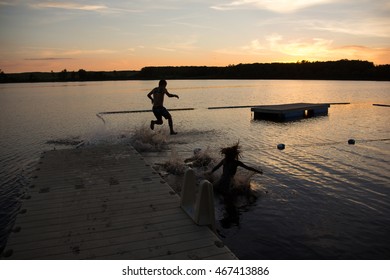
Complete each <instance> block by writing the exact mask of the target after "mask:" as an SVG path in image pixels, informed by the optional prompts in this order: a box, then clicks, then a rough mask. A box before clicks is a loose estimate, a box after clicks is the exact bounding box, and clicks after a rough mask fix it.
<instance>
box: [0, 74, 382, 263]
mask: <svg viewBox="0 0 390 280" xmlns="http://www.w3.org/2000/svg"><path fill="white" fill-rule="evenodd" d="M156 84H157V82H156V81H124V82H91V83H48V84H9V85H7V84H6V85H0V131H1V135H0V166H1V167H0V206H1V208H0V247H2V246H4V245H5V243H6V238H7V235H8V232H9V230H10V229H11V228H12V225H13V222H14V219H15V218H16V216H17V212H18V208H19V207H20V204H21V203H22V201H23V195H24V193H25V192H26V190H28V184H29V183H30V182H31V178H30V176H31V173H32V171H33V170H34V169H35V165H36V163H37V161H38V159H39V156H40V153H41V152H42V151H44V150H49V149H53V148H54V147H55V148H57V149H58V148H73V147H74V145H76V144H77V143H79V142H80V141H84V142H85V143H87V144H88V145H98V144H99V143H102V142H104V143H107V142H108V143H115V142H118V141H119V142H120V141H130V139H131V136H132V135H134V133H139V131H140V127H141V130H142V127H146V128H147V127H148V124H149V122H150V120H151V119H152V114H151V113H137V114H118V115H104V120H105V123H103V121H102V120H101V119H99V118H97V117H96V114H97V113H99V112H104V111H123V110H143V109H150V101H149V99H147V98H146V94H147V93H148V92H149V91H150V90H151V89H152V88H153V87H154V86H156ZM168 89H169V90H170V92H171V93H176V94H178V95H179V96H180V99H179V100H178V99H175V98H173V99H167V100H166V102H165V104H166V107H167V108H188V107H193V108H195V110H193V111H175V112H172V116H173V118H174V122H175V128H176V130H177V131H178V132H179V134H178V135H175V136H173V137H171V136H169V135H167V134H166V131H167V130H168V128H167V125H166V124H165V125H163V126H162V127H157V128H156V133H157V134H160V135H161V137H162V138H163V139H162V141H163V142H164V143H165V144H166V147H167V148H168V149H169V151H168V152H163V153H161V152H160V153H155V157H156V160H161V159H162V158H163V156H165V155H167V154H168V155H169V154H170V153H171V152H172V151H174V152H175V156H176V157H177V158H178V159H179V160H180V159H183V160H184V159H185V158H186V157H190V156H191V155H192V151H193V150H194V149H195V148H201V149H202V150H205V149H208V150H209V151H210V153H211V154H212V155H213V157H214V158H215V160H219V159H220V156H219V154H218V151H219V148H221V147H224V146H229V145H231V144H234V143H235V142H237V141H238V140H239V141H240V144H241V146H242V150H243V154H242V155H243V157H242V161H244V162H245V163H247V164H248V165H251V166H255V167H259V168H262V169H263V170H264V175H254V176H252V177H251V186H252V189H253V190H254V192H255V193H256V195H257V197H258V198H257V200H255V201H250V202H248V201H246V200H245V199H242V198H240V199H239V201H237V202H236V209H235V211H233V212H232V211H230V212H229V211H228V212H227V211H226V209H225V206H224V204H223V203H217V205H218V207H217V218H218V231H219V234H220V235H221V237H222V239H223V241H224V242H225V243H226V244H227V245H228V246H229V247H230V248H231V249H232V251H233V252H234V253H236V255H237V256H238V257H239V258H242V259H389V257H390V243H389V242H388V236H390V184H389V183H390V175H389V174H390V172H389V171H390V168H389V159H390V150H389V147H390V140H389V139H390V128H389V123H390V108H389V107H377V106H372V104H373V103H382V104H390V83H389V82H357V81H288V80H286V81H269V80H247V81H246V80H243V81H242V80H217V81H214V80H196V81H192V80H191V81H188V80H186V81H168ZM293 102H309V103H310V102H313V103H316V102H324V103H328V102H335V103H337V102H350V104H349V105H332V106H331V107H330V109H329V115H328V116H324V117H317V118H310V119H304V120H301V121H295V122H287V123H274V122H269V121H254V120H253V117H252V115H251V112H250V108H241V109H224V110H209V109H207V108H208V107H212V106H240V105H261V104H264V105H268V104H283V103H293ZM137 131H138V132H137ZM348 139H355V141H356V144H355V145H348V143H347V141H348ZM279 143H283V144H285V145H286V149H285V150H283V151H280V150H278V149H277V148H276V146H277V144H279ZM148 149H149V150H148ZM145 150H146V151H145V152H143V153H144V154H145V155H146V156H148V154H149V155H150V152H151V150H150V148H148V147H145ZM238 176H244V177H245V173H244V172H243V173H242V174H241V175H240V174H239V175H238ZM227 214H230V215H227Z"/></svg>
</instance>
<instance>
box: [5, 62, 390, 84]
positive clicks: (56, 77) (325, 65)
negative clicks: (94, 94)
mask: <svg viewBox="0 0 390 280" xmlns="http://www.w3.org/2000/svg"><path fill="white" fill-rule="evenodd" d="M152 79H153V80H159V79H302V80H373V81H390V65H389V64H386V65H374V63H372V62H369V61H361V60H346V59H344V60H338V61H326V62H319V61H317V62H309V61H300V62H297V63H253V64H237V65H229V66H226V67H217V66H215V67H212V66H161V67H160V66H156V67H144V68H142V69H141V70H140V71H86V70H84V69H80V70H79V71H67V70H66V69H64V70H62V71H61V72H53V71H52V72H32V73H12V74H7V73H4V72H2V71H0V83H32V82H75V81H115V80H152Z"/></svg>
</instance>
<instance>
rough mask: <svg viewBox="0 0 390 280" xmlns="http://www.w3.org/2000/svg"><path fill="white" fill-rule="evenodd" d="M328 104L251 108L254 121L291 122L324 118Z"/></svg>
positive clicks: (295, 104)
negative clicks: (310, 118)
mask: <svg viewBox="0 0 390 280" xmlns="http://www.w3.org/2000/svg"><path fill="white" fill-rule="evenodd" d="M329 107H330V104H329V103H319V104H318V103H292V104H280V105H266V106H256V107H252V108H251V111H252V112H253V113H254V119H255V120H272V121H291V120H298V119H303V118H309V117H315V116H326V115H327V114H328V108H329Z"/></svg>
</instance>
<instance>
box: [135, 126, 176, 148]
mask: <svg viewBox="0 0 390 280" xmlns="http://www.w3.org/2000/svg"><path fill="white" fill-rule="evenodd" d="M168 135H169V134H168V131H165V130H157V131H154V130H151V129H150V128H149V127H147V126H146V125H141V126H138V127H135V128H134V130H133V133H132V136H131V137H130V143H131V145H132V146H133V147H134V148H135V149H136V150H137V151H139V152H161V151H163V150H167V149H168V142H167V139H168Z"/></svg>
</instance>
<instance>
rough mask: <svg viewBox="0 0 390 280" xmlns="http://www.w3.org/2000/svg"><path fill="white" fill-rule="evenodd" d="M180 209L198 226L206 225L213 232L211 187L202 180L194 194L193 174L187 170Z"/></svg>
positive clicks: (212, 196)
mask: <svg viewBox="0 0 390 280" xmlns="http://www.w3.org/2000/svg"><path fill="white" fill-rule="evenodd" d="M180 207H181V208H182V209H183V210H184V212H185V213H187V215H188V216H189V217H191V218H192V220H193V221H194V222H195V223H196V224H198V225H208V226H210V228H211V229H212V230H213V231H215V230H216V227H215V213H214V211H215V209H214V192H213V185H212V184H211V183H210V182H209V181H207V180H203V181H202V182H200V185H199V191H198V194H196V182H195V173H194V171H193V170H192V169H188V170H187V171H186V173H185V174H184V182H183V188H182V193H181V202H180Z"/></svg>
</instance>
